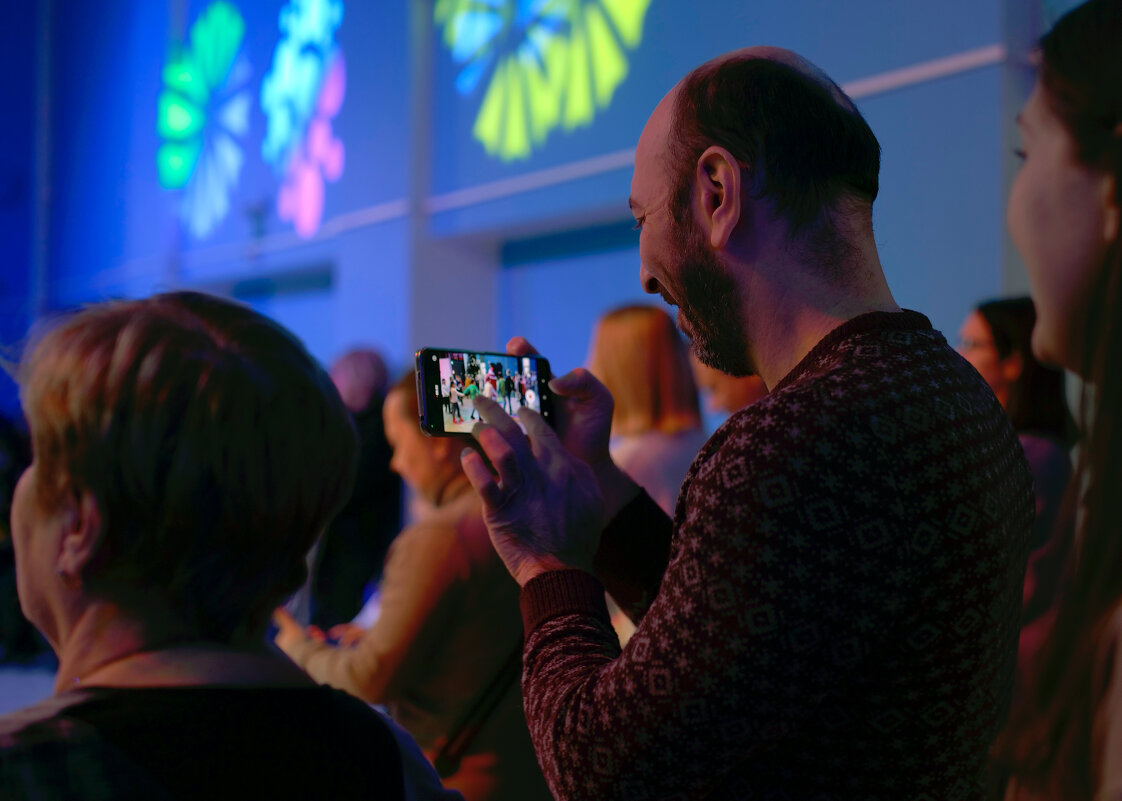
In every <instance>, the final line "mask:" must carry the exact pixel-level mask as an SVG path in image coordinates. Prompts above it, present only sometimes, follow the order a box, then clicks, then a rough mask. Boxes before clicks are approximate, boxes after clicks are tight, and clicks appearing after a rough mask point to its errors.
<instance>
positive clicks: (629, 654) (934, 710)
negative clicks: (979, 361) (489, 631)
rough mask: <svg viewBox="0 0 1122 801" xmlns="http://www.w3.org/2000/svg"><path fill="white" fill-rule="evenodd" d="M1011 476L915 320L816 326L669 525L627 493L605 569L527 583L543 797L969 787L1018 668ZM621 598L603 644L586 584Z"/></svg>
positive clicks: (969, 385) (851, 793)
mask: <svg viewBox="0 0 1122 801" xmlns="http://www.w3.org/2000/svg"><path fill="white" fill-rule="evenodd" d="M1032 521H1033V496H1032V485H1031V478H1030V475H1029V472H1028V468H1027V465H1026V464H1025V460H1024V456H1023V455H1022V452H1021V448H1020V445H1019V444H1018V442H1017V437H1016V435H1015V434H1014V432H1013V430H1012V428H1011V427H1010V425H1009V423H1008V421H1007V419H1006V417H1005V415H1004V414H1003V412H1002V410H1001V407H1000V406H999V405H998V403H997V401H996V400H995V398H994V396H993V393H992V392H990V390H989V389H988V388H987V387H986V385H985V383H983V381H982V379H981V378H980V377H979V375H978V374H977V373H976V372H975V371H974V369H973V368H972V367H971V366H970V365H969V364H967V363H966V362H965V361H964V360H963V359H961V358H960V357H959V356H958V355H957V354H956V353H955V352H954V351H953V350H951V349H950V348H949V347H948V346H947V343H946V340H945V339H944V338H943V336H942V335H941V334H939V333H938V332H937V331H934V330H933V329H932V328H931V324H930V323H929V322H928V320H927V319H926V318H925V317H923V316H922V315H920V314H916V313H914V312H902V313H894V314H889V313H873V314H867V315H863V316H861V317H858V318H856V319H854V320H851V321H849V322H848V323H845V324H843V325H842V326H840V327H839V328H837V329H835V330H834V331H833V332H831V333H830V334H829V335H827V336H826V337H825V338H824V339H823V340H822V341H821V342H820V343H819V344H818V345H817V346H816V347H815V348H814V349H813V350H812V351H811V352H810V353H809V354H808V355H807V356H806V357H805V358H804V359H803V360H802V362H800V364H799V365H798V366H797V367H796V368H795V369H794V370H793V371H792V372H791V373H790V374H789V375H788V376H787V377H786V378H784V379H783V381H781V382H780V383H779V385H778V386H777V387H776V388H775V390H774V391H773V392H772V393H771V394H770V395H768V396H767V397H766V398H764V399H763V400H761V401H759V402H758V403H756V404H754V405H753V406H750V407H748V408H746V409H744V410H742V411H741V412H739V413H738V414H736V415H735V416H733V417H732V418H731V419H729V421H728V422H727V423H726V424H725V425H724V426H722V427H721V428H720V429H719V430H718V431H717V432H716V433H715V434H714V435H713V437H712V438H711V439H710V440H709V442H708V443H707V444H706V445H705V447H704V448H703V449H702V450H701V452H700V453H699V454H698V456H697V459H696V460H695V461H694V463H693V465H692V466H691V468H690V471H689V473H688V474H687V476H686V480H685V483H684V485H683V487H682V493H681V496H680V498H679V501H678V506H677V509H676V512H675V515H674V520H673V525H672V526H671V523H670V521H669V520H668V519H667V518H666V516H665V515H663V514H662V513H661V512H660V511H659V510H658V509H657V507H655V506H654V504H653V503H652V502H651V501H650V499H649V498H647V497H646V496H645V495H644V496H640V498H639V499H638V500H636V501H634V502H632V503H631V504H630V505H629V506H628V507H627V508H625V509H624V510H623V511H622V512H621V513H620V514H619V515H618V516H617V517H616V519H615V520H613V521H612V523H611V524H610V525H609V527H608V529H607V530H606V531H605V533H604V537H603V540H602V542H601V547H600V552H599V553H598V555H597V565H596V570H597V574H598V576H599V577H600V579H601V580H602V581H603V585H601V583H600V581H598V580H597V579H595V578H593V577H592V576H591V575H590V574H587V573H584V572H582V571H576V570H570V571H555V572H550V573H545V574H542V575H541V576H538V577H537V578H535V579H534V580H533V581H531V582H529V583H528V584H527V585H526V587H525V588H524V589H523V593H522V611H523V619H524V622H525V627H526V632H527V640H526V647H525V653H524V657H525V669H524V674H523V692H524V696H525V705H526V714H527V719H528V722H529V725H530V732H531V735H532V737H533V740H534V745H535V749H536V750H537V753H538V758H539V761H540V762H541V764H542V767H543V770H544V772H545V775H546V778H547V780H548V781H549V784H550V787H551V789H552V790H553V792H554V794H555V796H556V797H557V798H558V799H563V800H565V799H627V800H628V801H644V799H655V798H658V799H699V798H715V799H739V798H745V799H747V798H752V799H885V801H889V800H891V801H902V800H903V799H933V800H934V799H939V801H945V800H946V799H976V798H980V797H981V796H982V786H981V779H980V776H981V772H982V768H983V765H984V763H985V758H986V751H987V748H988V745H989V743H990V742H991V740H992V739H993V736H994V735H995V733H996V731H997V728H998V725H999V723H1000V722H1001V720H1002V718H1003V717H1004V715H1005V712H1006V707H1007V705H1008V696H1009V691H1010V688H1011V684H1012V678H1013V666H1014V659H1015V654H1016V645H1017V632H1018V622H1019V617H1020V608H1021V585H1022V582H1023V579H1024V572H1025V559H1026V542H1027V538H1028V536H1029V533H1030V530H1031V527H1032ZM604 587H607V589H608V590H609V592H611V593H612V594H613V596H615V597H616V598H617V600H619V601H620V603H621V606H623V607H624V608H625V609H627V610H628V611H629V614H631V615H632V617H633V618H634V619H635V620H636V621H638V622H639V628H638V631H637V632H636V634H635V636H634V637H633V639H632V640H631V641H630V642H629V643H628V646H627V648H626V649H624V650H623V651H622V653H621V651H620V647H619V644H618V641H617V640H616V638H615V635H614V634H613V633H612V629H611V627H610V625H609V622H608V617H607V614H606V613H605V611H604V603H603V588H604Z"/></svg>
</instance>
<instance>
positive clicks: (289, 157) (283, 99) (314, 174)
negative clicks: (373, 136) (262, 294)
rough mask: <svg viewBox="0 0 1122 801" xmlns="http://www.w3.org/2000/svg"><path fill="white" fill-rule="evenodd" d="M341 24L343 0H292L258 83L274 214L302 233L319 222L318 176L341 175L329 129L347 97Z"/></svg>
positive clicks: (339, 148)
mask: <svg viewBox="0 0 1122 801" xmlns="http://www.w3.org/2000/svg"><path fill="white" fill-rule="evenodd" d="M342 22H343V3H342V0H290V2H289V3H288V4H286V5H285V6H284V7H283V8H282V9H281V12H280V30H281V33H282V34H283V35H282V36H281V39H280V41H279V42H278V43H277V47H276V50H275V51H274V53H273V64H272V68H271V69H270V70H269V72H268V74H267V75H266V76H265V80H264V81H263V82H262V84H261V108H262V109H263V110H264V112H265V115H266V117H267V118H268V126H267V129H266V132H265V141H264V142H263V143H262V146H261V154H262V156H263V157H264V158H265V161H266V162H268V163H269V164H271V165H272V166H273V168H274V169H275V170H277V172H278V173H279V174H280V175H281V176H282V184H281V188H280V191H279V192H278V193H277V215H278V216H279V217H280V218H281V219H282V220H285V221H290V222H292V224H293V228H294V229H295V230H296V233H297V234H299V235H300V236H301V237H304V238H310V237H312V236H314V235H315V233H316V231H318V230H319V226H320V223H321V221H322V219H323V200H324V181H325V180H327V181H336V180H338V179H339V177H340V176H341V175H342V174H343V164H344V155H345V154H344V149H343V143H342V142H341V141H340V140H339V139H337V138H336V137H335V136H334V134H333V133H332V130H331V120H332V118H334V117H335V115H336V114H338V113H339V109H340V108H341V107H342V105H343V99H344V97H345V95H346V74H347V72H346V63H345V61H344V59H343V53H342V50H341V49H340V48H339V46H338V45H337V44H336V42H335V32H336V30H338V28H339V26H340V25H341V24H342Z"/></svg>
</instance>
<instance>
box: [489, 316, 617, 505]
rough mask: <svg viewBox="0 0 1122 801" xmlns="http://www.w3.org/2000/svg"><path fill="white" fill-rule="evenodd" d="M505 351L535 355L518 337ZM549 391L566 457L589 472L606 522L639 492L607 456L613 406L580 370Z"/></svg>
mask: <svg viewBox="0 0 1122 801" xmlns="http://www.w3.org/2000/svg"><path fill="white" fill-rule="evenodd" d="M506 349H507V353H510V354H511V355H513V356H531V355H535V354H536V353H537V351H536V350H534V347H533V345H531V344H530V343H529V342H527V341H526V340H525V339H523V338H522V337H514V338H513V339H511V340H510V341H509V342H508V343H507V345H506ZM549 388H550V389H552V390H553V398H554V401H556V403H555V404H554V407H555V412H556V414H557V431H558V434H559V436H560V439H561V442H563V443H564V445H565V448H566V449H567V450H568V451H569V453H571V454H572V455H573V456H575V457H577V458H578V459H580V460H581V461H583V462H584V463H585V464H587V465H588V466H589V467H591V468H592V472H593V474H594V475H595V476H596V481H597V483H598V484H599V486H600V492H601V494H602V495H603V496H604V518H605V521H607V520H610V519H611V518H613V517H615V515H616V513H617V512H618V511H619V510H620V509H622V508H623V506H624V505H625V504H626V503H627V502H628V501H630V500H631V499H632V498H634V497H635V496H636V495H637V494H638V492H639V487H638V485H636V484H635V482H634V481H632V480H631V479H630V478H629V477H628V476H627V475H626V474H625V473H624V472H623V471H622V470H620V469H619V468H618V467H616V465H615V462H613V461H612V457H611V454H610V453H609V452H608V442H609V440H610V439H611V433H612V411H613V409H614V406H615V402H614V401H613V400H612V394H611V393H610V392H608V388H607V387H605V386H604V385H603V384H601V383H600V382H599V381H598V380H597V379H596V376H594V375H592V373H590V372H588V371H587V370H585V369H584V368H582V367H578V368H577V369H575V370H573V371H572V372H569V373H566V374H565V375H563V376H561V377H559V378H555V379H553V380H552V381H550V382H549ZM519 416H520V417H521V412H519Z"/></svg>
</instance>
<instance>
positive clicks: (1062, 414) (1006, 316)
mask: <svg viewBox="0 0 1122 801" xmlns="http://www.w3.org/2000/svg"><path fill="white" fill-rule="evenodd" d="M977 309H978V314H980V315H982V318H983V319H984V320H985V321H986V325H988V326H989V329H990V334H991V336H993V345H994V348H995V349H996V350H997V356H998V358H999V359H1001V360H1002V361H1004V360H1005V359H1007V358H1009V357H1010V356H1012V355H1014V354H1016V355H1017V356H1019V357H1020V359H1021V374H1020V375H1019V376H1018V377H1017V380H1016V381H1014V382H1013V385H1012V386H1011V387H1010V388H1009V400H1008V402H1007V404H1006V407H1005V412H1006V414H1008V415H1009V419H1010V421H1012V423H1013V428H1015V429H1016V430H1017V431H1018V432H1020V431H1031V432H1034V433H1039V434H1047V435H1049V436H1051V437H1053V438H1055V439H1057V440H1060V441H1063V442H1066V441H1067V440H1068V438H1069V437H1070V434H1071V430H1070V429H1071V420H1070V415H1069V414H1068V410H1067V402H1066V401H1065V399H1064V372H1063V370H1058V369H1056V368H1055V367H1047V366H1045V365H1043V364H1041V363H1040V362H1039V361H1037V359H1036V357H1035V356H1034V355H1033V353H1032V327H1033V326H1034V325H1035V324H1036V307H1035V306H1034V305H1033V302H1032V298H1030V297H1019V298H1000V299H997V300H987V301H986V302H984V303H979V304H978V307H977Z"/></svg>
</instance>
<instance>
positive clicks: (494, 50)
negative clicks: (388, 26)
mask: <svg viewBox="0 0 1122 801" xmlns="http://www.w3.org/2000/svg"><path fill="white" fill-rule="evenodd" d="M649 5H650V0H437V3H436V8H435V10H434V19H435V21H436V24H437V25H438V26H440V27H441V28H442V30H443V37H442V38H443V41H444V44H445V46H446V47H448V49H449V50H450V51H451V54H452V59H453V61H455V62H456V64H457V65H459V67H460V71H459V74H458V75H457V77H456V89H457V90H458V91H459V92H460V93H461V94H465V95H467V94H471V93H473V92H475V91H476V90H477V89H478V87H479V86H480V85H481V84H483V83H484V81H485V80H486V83H487V87H486V89H485V90H484V94H483V100H482V103H481V104H480V109H479V113H478V114H477V116H476V119H475V125H474V127H473V129H472V132H473V134H474V135H475V138H476V139H478V140H479V141H480V142H481V143H482V144H483V147H484V148H485V149H486V151H487V152H488V153H490V154H491V155H493V156H496V157H498V158H499V159H501V160H502V161H512V160H515V159H520V158H526V157H527V156H529V155H530V153H531V151H532V150H533V148H534V147H535V146H537V145H540V144H541V143H542V142H543V141H545V138H546V137H547V135H548V134H549V133H550V132H551V131H552V130H553V129H555V128H557V127H558V126H560V127H561V128H562V129H563V130H566V131H569V130H573V129H574V128H577V127H579V126H583V125H588V124H590V123H591V122H592V120H593V119H594V118H595V116H596V112H597V111H598V110H599V109H604V108H607V106H608V105H609V104H610V103H611V100H612V95H613V94H614V92H615V90H616V87H617V86H619V84H620V83H621V82H622V81H623V79H624V78H625V77H626V76H627V71H628V60H627V53H628V51H631V50H634V49H635V48H636V47H638V46H639V43H640V41H641V39H642V35H643V20H644V18H645V17H646V13H647V7H648V6H649Z"/></svg>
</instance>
